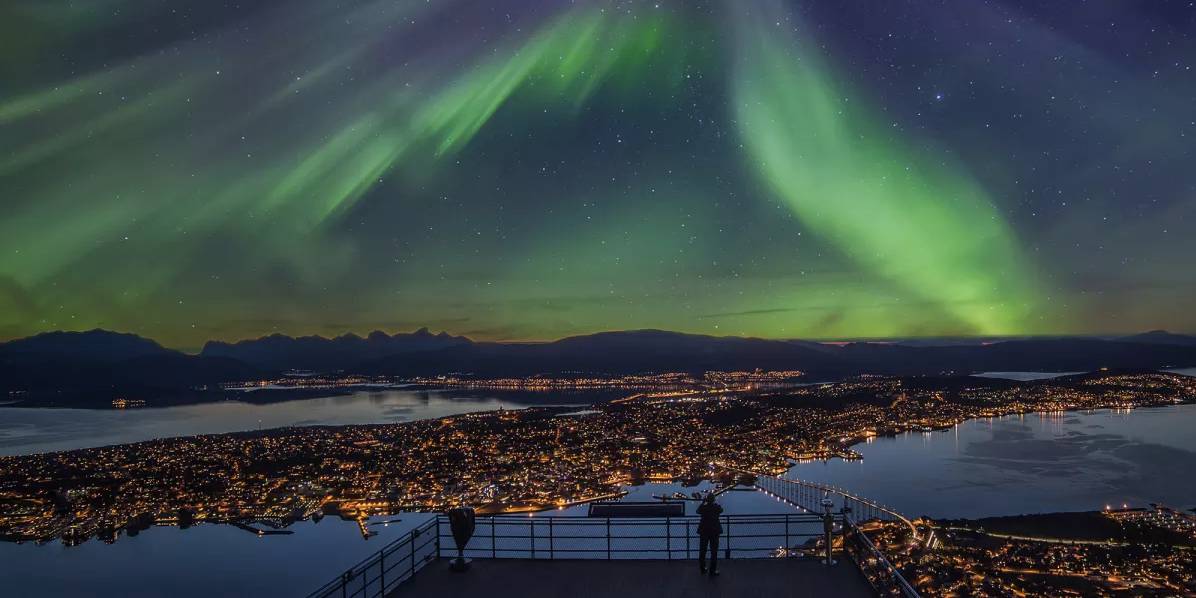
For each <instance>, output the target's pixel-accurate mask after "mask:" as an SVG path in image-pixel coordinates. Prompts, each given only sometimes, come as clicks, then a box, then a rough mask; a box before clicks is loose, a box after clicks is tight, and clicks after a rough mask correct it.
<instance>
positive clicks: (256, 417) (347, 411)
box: [0, 389, 599, 455]
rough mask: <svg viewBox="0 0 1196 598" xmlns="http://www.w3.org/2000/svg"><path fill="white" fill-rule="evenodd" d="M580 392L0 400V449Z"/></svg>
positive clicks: (520, 402)
mask: <svg viewBox="0 0 1196 598" xmlns="http://www.w3.org/2000/svg"><path fill="white" fill-rule="evenodd" d="M596 400H599V398H598V397H596V396H592V395H586V394H580V393H579V394H559V393H558V394H548V393H539V394H532V393H473V392H471V393H464V392H462V391H445V390H424V389H418V390H417V389H388V390H382V391H360V392H354V393H352V394H346V395H341V396H333V397H322V398H313V399H302V400H290V401H276V402H270V403H261V404H257V403H248V402H242V401H220V402H213V403H199V404H194V405H178V406H172V407H145V408H138V409H44V408H32V407H19V406H0V455H27V454H33V453H45V452H51V451H64V450H71V449H78V448H89V447H96V446H105V445H112V444H124V443H129V442H140V441H143V440H151V439H155V438H169V437H173V436H194V435H197V434H220V433H224V432H242V431H246V430H254V429H268V428H279V427H286V426H317V425H345V424H385V423H395V422H404V421H412V420H417V419H430V418H437V417H444V416H447V415H455V414H459V413H470V412H474V411H491V410H495V409H500V408H505V409H520V408H523V407H527V406H529V405H556V406H562V405H578V406H579V407H580V406H588V405H590V404H592V403H593V402H594V401H596Z"/></svg>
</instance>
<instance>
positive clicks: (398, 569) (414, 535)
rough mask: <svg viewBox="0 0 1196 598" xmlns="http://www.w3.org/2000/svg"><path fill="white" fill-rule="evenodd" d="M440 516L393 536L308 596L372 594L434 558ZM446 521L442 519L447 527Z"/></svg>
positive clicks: (361, 597) (345, 597)
mask: <svg viewBox="0 0 1196 598" xmlns="http://www.w3.org/2000/svg"><path fill="white" fill-rule="evenodd" d="M440 519H441V517H437V518H435V519H431V520H429V521H426V522H424V523H422V524H420V525H419V526H417V527H416V528H415V529H412V530H411V531H410V532H407V533H406V534H404V535H403V536H402V537H400V538H398V539H397V540H395V541H393V542H391V543H390V544H387V545H386V546H383V547H382V549H381V550H379V551H378V552H376V553H374V554H372V555H370V556H369V557H367V558H366V559H365V560H364V561H362V562H360V563H358V564H357V565H356V566H354V567H353V568H352V569H349V570H348V571H345V572H344V573H342V574H340V575H339V576H338V577H337V578H336V579H333V580H332V581H330V582H328V583H326V584H324V585H323V586H321V587H320V589H318V590H316V591H314V592H312V593H311V594H309V595H308V598H376V597H378V596H386V595H387V594H389V593H390V592H391V590H393V589H394V588H395V587H396V586H398V585H399V584H400V583H403V582H404V581H407V580H408V579H411V578H412V577H415V573H416V572H417V571H419V570H420V569H421V568H423V566H424V565H426V564H428V562H429V561H431V560H433V559H435V558H436V557H437V555H438V554H439V552H440V532H439V531H438V528H439V527H440ZM447 525H448V522H447V521H445V526H446V527H447Z"/></svg>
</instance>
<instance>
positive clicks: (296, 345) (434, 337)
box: [199, 328, 473, 372]
mask: <svg viewBox="0 0 1196 598" xmlns="http://www.w3.org/2000/svg"><path fill="white" fill-rule="evenodd" d="M472 343H473V341H471V340H469V339H468V338H465V337H463V336H451V335H449V334H448V333H445V332H441V333H440V334H432V333H431V332H429V331H428V329H427V328H420V329H419V330H417V331H415V332H412V333H407V334H405V333H399V334H395V335H389V334H386V333H385V332H382V331H379V330H375V331H374V332H371V333H370V334H369V335H368V336H366V337H365V338H362V337H360V336H357V335H356V334H344V335H341V336H338V337H335V338H331V339H330V338H324V337H322V336H301V337H298V338H293V337H290V336H286V335H282V334H273V335H270V336H263V337H261V338H258V339H253V340H243V341H238V342H236V343H225V342H221V341H209V342H208V343H207V344H206V345H204V348H203V350H202V351H200V353H199V354H200V355H201V356H204V357H225V358H230V359H236V360H238V361H242V362H245V363H248V364H251V365H253V366H255V367H258V368H262V369H265V370H276V371H282V370H288V369H294V370H314V371H323V372H328V371H339V370H347V369H353V368H355V367H356V366H359V365H360V364H362V363H365V362H368V361H373V360H377V359H382V358H384V357H390V356H395V355H402V354H405V353H412V352H421V351H436V350H439V349H444V348H447V347H456V346H463V345H470V344H472Z"/></svg>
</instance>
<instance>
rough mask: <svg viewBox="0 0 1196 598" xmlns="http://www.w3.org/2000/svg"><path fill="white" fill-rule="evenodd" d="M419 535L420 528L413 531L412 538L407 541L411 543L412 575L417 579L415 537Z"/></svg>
mask: <svg viewBox="0 0 1196 598" xmlns="http://www.w3.org/2000/svg"><path fill="white" fill-rule="evenodd" d="M418 535H419V528H418V527H417V528H415V529H413V530H411V537H410V538H408V539H407V541H408V542H410V543H411V575H410V577H412V578H413V577H415V537H416V536H418Z"/></svg>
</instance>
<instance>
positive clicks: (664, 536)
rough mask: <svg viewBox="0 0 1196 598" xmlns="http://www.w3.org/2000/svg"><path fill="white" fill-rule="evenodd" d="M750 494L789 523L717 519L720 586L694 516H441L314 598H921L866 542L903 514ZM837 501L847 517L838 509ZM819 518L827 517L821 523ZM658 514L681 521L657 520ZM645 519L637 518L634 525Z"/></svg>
mask: <svg viewBox="0 0 1196 598" xmlns="http://www.w3.org/2000/svg"><path fill="white" fill-rule="evenodd" d="M752 489H754V490H756V491H757V492H759V493H760V494H759V496H761V497H762V498H765V499H766V500H769V501H773V502H775V503H780V504H776V505H775V506H774V507H773V508H770V509H769V510H770V511H771V510H773V509H774V508H778V507H779V508H780V510H781V511H784V512H767V513H756V514H749V513H743V514H730V515H723V516H722V517H720V521H721V523H722V528H723V533H722V536H721V538H720V543H719V548H718V569H719V571H720V573H721V574H720V575H719V576H717V577H711V576H708V575H703V574H701V573H700V572H699V568H698V563H697V557H698V534H697V527H698V522H699V518H698V517H695V516H686V515H685V513H686V509H685V508H680V509H664V510H662V509H660V508H656V509H646V507H649V506H654V507H669V506H670V505H668V504H660V503H630V504H627V503H624V504H625V508H622V509H612V508H605V506H603V508H592V509H590V515H589V516H585V515H574V514H567V513H566V514H543V515H535V514H527V515H494V516H472V515H471V514H470V513H468V512H465V513H462V512H458V513H453V514H452V515H453V516H454V517H455V519H454V517H450V516H449V515H436V516H432V517H430V518H429V519H428V520H427V521H426V522H424V523H422V524H420V525H419V526H418V527H416V528H414V529H412V530H411V531H410V532H407V533H406V534H405V535H404V536H402V537H400V538H398V539H396V540H395V541H394V542H392V543H390V544H387V545H386V546H384V547H382V549H381V550H379V551H378V552H376V553H374V554H373V555H372V556H370V557H369V558H367V559H366V560H364V561H362V562H361V563H360V564H358V565H357V566H355V567H354V568H353V569H350V570H348V571H345V572H344V573H342V574H341V575H340V576H338V577H337V578H336V579H333V580H332V581H330V582H329V583H327V584H325V585H324V586H323V587H321V588H319V589H317V590H316V591H315V592H313V593H312V594H310V595H309V598H334V597H339V598H383V597H384V598H406V597H418V596H429V597H430V596H436V597H440V596H485V597H487V598H503V597H507V596H510V597H512V598H515V597H518V598H538V597H541V596H543V597H548V596H562V597H567V598H576V597H581V596H619V597H620V598H634V597H638V596H644V597H653V598H659V597H669V596H676V597H683V596H684V597H689V596H751V595H753V594H756V593H760V594H761V595H783V596H846V597H852V596H878V595H880V596H901V597H904V598H918V594H917V592H916V591H914V590H913V588H912V587H911V586H910V585H909V584H908V583H907V582H906V580H905V579H904V578H903V577H902V576H901V574H900V572H899V571H898V570H897V569H896V568H895V567H893V566H892V565H890V564H889V561H888V559H887V558H886V557H885V555H884V554H882V553H881V552H880V550H878V549H877V547H876V545H875V544H874V543H873V542H872V541H871V540H870V539H869V538H868V535H867V534H866V533H865V532H864V531H863V529H866V528H868V527H869V526H874V525H876V522H878V521H882V520H885V518H888V519H887V520H888V521H889V525H890V526H893V525H895V526H897V528H898V529H905V527H904V525H905V523H908V521H907V520H905V519H904V518H903V517H901V516H900V515H899V514H897V513H895V512H893V511H891V510H888V509H885V508H884V507H882V506H880V505H875V504H874V503H870V502H861V501H863V500H864V499H860V498H859V497H856V496H853V495H850V494H846V493H843V492H842V491H839V490H837V489H833V488H829V487H824V486H820V485H816V484H812V483H809V482H802V481H799V480H784V479H780V478H771V477H763V476H762V477H761V479H759V480H758V481H757V483H756V484H755V485H754V488H752ZM835 492H839V494H838V495H837V497H838V499H839V503H838V505H835V504H834V501H833V500H832V499H831V496H834V494H833V493H835ZM748 494H752V493H751V492H749V493H748ZM811 499H817V501H818V502H812V501H811ZM673 506H678V507H679V506H681V505H676V504H674V505H673ZM836 506H838V509H837V510H836V508H835V507H836ZM787 507H794V508H793V509H792V510H787ZM819 507H821V511H822V512H814V510H815V509H817V508H819ZM641 511H642V513H640V512H641ZM660 512H665V513H673V512H677V513H680V515H679V516H671V515H669V516H649V515H653V514H657V513H660ZM612 513H621V514H622V516H612V515H611V514H612ZM636 513H638V514H639V515H640V516H628V515H630V514H636ZM865 513H867V514H865ZM857 518H858V519H857ZM857 520H858V521H859V522H860V524H859V525H857V523H856V522H857ZM861 526H862V527H861ZM463 530H468V531H467V532H466V531H463ZM454 531H457V532H461V534H459V535H460V536H461V537H468V540H467V541H466V543H465V545H464V554H463V556H464V557H465V558H467V559H469V560H470V561H471V562H470V563H469V564H468V565H467V566H466V567H465V570H464V571H454V570H452V569H451V568H450V563H451V561H452V560H453V559H454V557H456V556H457V554H458V553H457V547H458V542H457V538H454ZM914 540H915V541H916V538H914ZM828 560H829V561H830V563H829V564H828V562H827V561H828Z"/></svg>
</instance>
